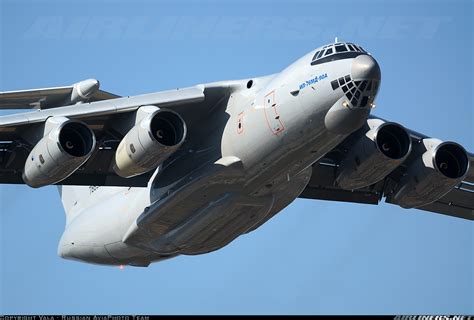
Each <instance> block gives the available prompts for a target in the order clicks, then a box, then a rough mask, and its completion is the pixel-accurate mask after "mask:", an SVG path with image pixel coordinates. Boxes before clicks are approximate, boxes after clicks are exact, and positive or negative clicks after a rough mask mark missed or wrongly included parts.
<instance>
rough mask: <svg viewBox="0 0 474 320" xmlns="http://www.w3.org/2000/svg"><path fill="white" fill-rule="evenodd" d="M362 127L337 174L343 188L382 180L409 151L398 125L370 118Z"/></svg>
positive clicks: (404, 133) (403, 130) (408, 137)
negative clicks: (361, 134)
mask: <svg viewBox="0 0 474 320" xmlns="http://www.w3.org/2000/svg"><path fill="white" fill-rule="evenodd" d="M365 128H366V129H365V130H366V133H365V134H364V135H363V136H362V137H361V138H360V139H359V140H358V141H357V142H356V143H355V145H354V146H353V147H352V148H351V149H350V150H349V153H348V154H347V156H346V157H345V158H344V159H343V161H342V162H341V165H340V166H339V168H338V170H337V172H336V183H337V185H338V186H339V187H341V188H342V189H347V190H353V189H359V188H363V187H366V186H369V185H372V184H374V183H376V182H378V181H380V180H382V179H384V178H385V177H386V176H387V175H389V174H390V173H391V172H392V171H393V170H394V169H395V168H396V167H398V166H399V165H400V164H401V163H402V162H403V161H404V160H405V159H406V158H407V156H408V154H409V153H410V151H411V138H410V135H409V134H408V133H407V131H406V130H405V129H404V128H403V127H402V126H401V125H399V124H397V123H392V122H383V121H382V120H379V119H369V120H368V121H367V126H366V127H365Z"/></svg>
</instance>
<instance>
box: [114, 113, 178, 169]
mask: <svg viewBox="0 0 474 320" xmlns="http://www.w3.org/2000/svg"><path fill="white" fill-rule="evenodd" d="M137 112H139V113H140V112H141V113H142V114H143V113H144V114H145V115H146V116H144V118H143V119H141V120H140V121H139V123H138V124H136V125H135V126H134V127H133V128H132V129H131V130H130V131H129V132H128V133H127V134H126V135H125V137H124V138H123V139H122V141H121V142H120V144H119V146H118V148H117V152H116V153H115V164H114V170H115V172H116V173H117V174H118V175H119V176H121V177H124V178H129V177H133V176H136V175H140V174H142V173H145V172H148V171H150V170H152V169H155V168H156V167H157V166H159V165H160V164H161V163H163V161H165V160H166V159H167V158H168V157H169V156H171V154H173V153H174V152H175V151H176V150H177V149H178V148H179V147H180V146H181V144H183V142H184V139H185V138H186V124H185V122H184V120H183V119H182V118H181V116H180V115H179V114H177V113H176V112H174V111H171V110H162V109H159V108H157V107H155V106H144V107H141V108H140V109H139V110H138V111H137Z"/></svg>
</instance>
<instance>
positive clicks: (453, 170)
mask: <svg viewBox="0 0 474 320" xmlns="http://www.w3.org/2000/svg"><path fill="white" fill-rule="evenodd" d="M423 147H424V149H423V150H424V152H423V153H422V154H421V157H418V158H416V160H415V161H413V163H412V164H411V165H410V166H409V167H408V169H407V174H406V175H405V176H404V177H403V178H402V180H401V181H400V183H399V185H398V186H397V188H395V190H394V192H393V193H392V194H390V195H388V196H387V201H388V202H391V203H397V204H399V205H400V206H401V207H403V208H415V207H421V206H424V205H427V204H430V203H432V202H434V201H436V200H438V199H440V198H442V197H443V196H444V195H445V194H446V193H448V192H449V191H451V189H452V188H453V187H454V186H456V185H457V184H459V183H460V182H461V181H462V180H463V179H464V177H465V176H466V175H467V172H468V170H469V157H468V155H467V152H466V150H464V148H463V147H462V146H460V145H459V144H457V143H455V142H441V141H440V140H438V139H424V140H423ZM423 150H422V151H423Z"/></svg>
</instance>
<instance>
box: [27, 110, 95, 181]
mask: <svg viewBox="0 0 474 320" xmlns="http://www.w3.org/2000/svg"><path fill="white" fill-rule="evenodd" d="M44 128H45V130H44V131H43V138H42V139H41V140H40V141H39V142H38V143H37V144H36V145H35V146H34V148H33V150H31V152H30V154H29V155H28V158H27V159H26V162H25V167H24V171H23V181H25V183H26V184H28V185H29V186H31V187H34V188H37V187H42V186H45V185H48V184H54V183H58V182H60V181H61V180H63V179H65V178H67V177H68V176H70V175H71V174H72V173H74V171H76V170H77V169H78V168H79V167H80V166H81V165H82V164H84V162H86V161H87V159H89V157H90V156H91V154H92V151H93V150H94V149H95V136H94V132H93V131H92V130H91V129H90V128H89V127H88V126H87V125H86V124H84V123H82V122H80V121H76V120H69V119H67V118H65V117H51V118H49V119H48V120H47V121H46V123H45V127H44Z"/></svg>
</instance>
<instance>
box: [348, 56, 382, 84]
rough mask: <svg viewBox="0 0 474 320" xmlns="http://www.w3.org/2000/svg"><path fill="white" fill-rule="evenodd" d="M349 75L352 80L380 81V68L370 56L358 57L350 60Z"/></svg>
mask: <svg viewBox="0 0 474 320" xmlns="http://www.w3.org/2000/svg"><path fill="white" fill-rule="evenodd" d="M351 75H352V79H354V80H380V67H379V64H378V63H377V61H375V59H374V58H372V57H371V56H369V55H366V54H364V55H360V56H357V57H355V58H354V60H352V68H351Z"/></svg>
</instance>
